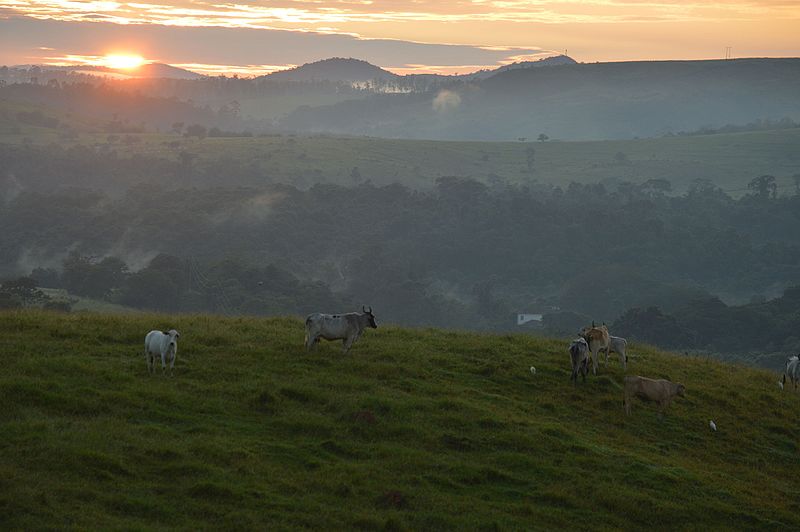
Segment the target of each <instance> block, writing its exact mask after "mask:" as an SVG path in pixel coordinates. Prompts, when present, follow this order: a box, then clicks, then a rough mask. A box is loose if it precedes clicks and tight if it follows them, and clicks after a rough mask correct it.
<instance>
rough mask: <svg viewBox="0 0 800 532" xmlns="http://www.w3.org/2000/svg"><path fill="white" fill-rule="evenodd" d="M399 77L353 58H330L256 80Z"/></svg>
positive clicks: (335, 80) (352, 81)
mask: <svg viewBox="0 0 800 532" xmlns="http://www.w3.org/2000/svg"><path fill="white" fill-rule="evenodd" d="M397 77H399V76H398V75H397V74H393V73H392V72H389V71H388V70H384V69H382V68H380V67H377V66H375V65H373V64H371V63H368V62H366V61H362V60H360V59H353V58H348V59H345V58H342V57H332V58H330V59H323V60H322V61H317V62H314V63H306V64H305V65H302V66H299V67H296V68H290V69H288V70H280V71H278V72H273V73H271V74H267V75H265V76H261V77H260V78H257V79H266V80H270V81H323V80H324V81H334V82H350V83H356V82H364V81H372V80H374V79H383V80H390V79H394V78H397Z"/></svg>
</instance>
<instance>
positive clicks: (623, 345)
mask: <svg viewBox="0 0 800 532" xmlns="http://www.w3.org/2000/svg"><path fill="white" fill-rule="evenodd" d="M627 349H628V341H627V340H626V339H625V338H620V337H619V336H609V337H608V347H601V348H600V352H603V351H605V353H606V365H608V354H609V353H617V354H618V355H619V358H620V359H621V360H622V368H623V369H628V354H627V352H626V351H627Z"/></svg>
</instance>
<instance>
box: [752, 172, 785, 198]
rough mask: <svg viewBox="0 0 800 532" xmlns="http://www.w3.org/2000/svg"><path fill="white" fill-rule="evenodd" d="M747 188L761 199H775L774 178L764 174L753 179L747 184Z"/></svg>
mask: <svg viewBox="0 0 800 532" xmlns="http://www.w3.org/2000/svg"><path fill="white" fill-rule="evenodd" d="M747 188H749V189H750V190H752V191H753V192H754V193H755V195H756V196H757V197H759V198H762V199H769V198H770V197H772V199H775V198H776V197H777V195H778V184H777V183H775V176H774V175H769V174H764V175H761V176H758V177H754V178H753V179H751V180H750V182H749V183H747Z"/></svg>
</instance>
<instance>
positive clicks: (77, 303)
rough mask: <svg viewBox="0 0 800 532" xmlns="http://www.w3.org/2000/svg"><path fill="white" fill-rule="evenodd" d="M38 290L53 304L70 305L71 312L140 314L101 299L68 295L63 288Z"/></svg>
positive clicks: (133, 309)
mask: <svg viewBox="0 0 800 532" xmlns="http://www.w3.org/2000/svg"><path fill="white" fill-rule="evenodd" d="M38 290H40V291H42V292H43V293H44V295H46V296H47V297H48V298H50V300H51V301H53V302H56V303H61V302H65V303H71V308H72V310H73V311H89V312H100V313H103V314H131V313H135V312H140V311H139V310H137V309H135V308H133V307H126V306H125V305H118V304H116V303H109V302H108V301H103V300H102V299H92V298H88V297H82V296H76V295H74V294H70V293H68V292H67V291H66V290H65V289H63V288H38Z"/></svg>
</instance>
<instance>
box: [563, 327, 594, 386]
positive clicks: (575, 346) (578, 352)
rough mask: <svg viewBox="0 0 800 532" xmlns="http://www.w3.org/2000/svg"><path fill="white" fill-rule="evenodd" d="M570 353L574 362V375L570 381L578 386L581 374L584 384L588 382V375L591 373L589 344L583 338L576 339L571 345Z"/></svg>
mask: <svg viewBox="0 0 800 532" xmlns="http://www.w3.org/2000/svg"><path fill="white" fill-rule="evenodd" d="M568 351H569V358H570V361H571V362H572V375H571V376H570V378H569V380H571V381H572V382H573V384H577V383H578V374H579V373H580V374H581V376H582V377H583V382H586V374H587V373H589V344H587V343H586V340H584V339H583V338H576V339H575V340H573V341H572V343H571V344H570V346H569V349H568Z"/></svg>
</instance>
